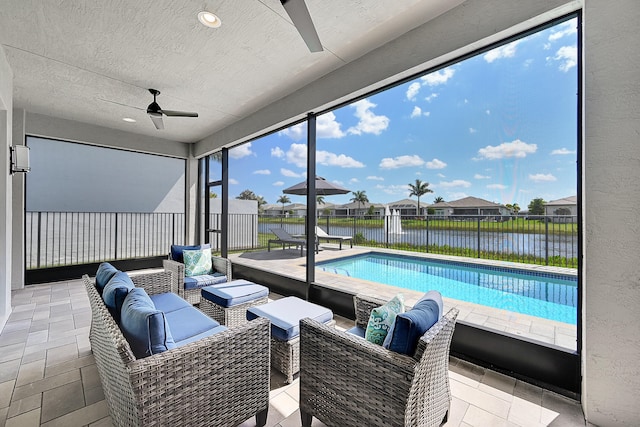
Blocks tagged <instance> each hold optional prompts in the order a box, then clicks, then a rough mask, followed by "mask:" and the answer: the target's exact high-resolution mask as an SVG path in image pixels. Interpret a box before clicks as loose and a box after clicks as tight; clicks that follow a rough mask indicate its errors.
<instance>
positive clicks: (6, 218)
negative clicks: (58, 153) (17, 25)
mask: <svg viewBox="0 0 640 427" xmlns="http://www.w3.org/2000/svg"><path fill="white" fill-rule="evenodd" d="M12 111H13V73H12V71H11V67H9V62H8V61H7V58H6V56H5V54H4V49H3V48H2V46H1V45H0V198H2V203H0V331H1V330H2V328H4V325H5V323H6V322H7V319H8V318H9V315H10V314H11V249H12V230H11V226H12V223H11V221H12V184H11V175H9V170H10V169H9V146H10V145H11V141H12V121H13V116H12Z"/></svg>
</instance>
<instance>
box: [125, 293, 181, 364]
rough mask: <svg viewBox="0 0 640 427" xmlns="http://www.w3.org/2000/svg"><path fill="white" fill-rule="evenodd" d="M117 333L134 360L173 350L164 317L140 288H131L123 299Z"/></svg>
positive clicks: (173, 346) (172, 343)
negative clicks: (127, 343) (120, 335)
mask: <svg viewBox="0 0 640 427" xmlns="http://www.w3.org/2000/svg"><path fill="white" fill-rule="evenodd" d="M120 329H122V333H123V334H124V336H125V338H127V341H128V342H129V345H130V346H131V351H133V354H134V355H135V356H136V357H137V358H138V359H140V358H143V357H147V356H150V355H152V354H157V353H162V352H163V351H167V350H170V349H172V348H176V343H175V342H174V340H173V336H172V335H171V331H170V330H169V325H168V324H167V320H166V318H165V315H164V313H163V312H162V311H160V310H157V309H156V307H155V305H154V304H153V301H151V298H149V295H147V292H145V290H144V289H142V288H133V289H132V290H131V291H129V295H127V297H126V298H125V300H124V303H123V304H122V313H121V319H120Z"/></svg>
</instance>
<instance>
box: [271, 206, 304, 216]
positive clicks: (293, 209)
mask: <svg viewBox="0 0 640 427" xmlns="http://www.w3.org/2000/svg"><path fill="white" fill-rule="evenodd" d="M283 210H284V215H285V216H294V217H303V216H306V215H307V205H304V204H302V203H292V204H289V205H284V209H283V208H282V204H279V205H278V204H273V205H264V214H265V215H267V216H282V212H283Z"/></svg>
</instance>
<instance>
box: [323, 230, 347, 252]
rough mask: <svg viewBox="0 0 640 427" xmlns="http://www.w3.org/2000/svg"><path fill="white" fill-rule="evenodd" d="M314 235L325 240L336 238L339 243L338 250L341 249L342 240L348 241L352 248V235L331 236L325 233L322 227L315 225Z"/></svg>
mask: <svg viewBox="0 0 640 427" xmlns="http://www.w3.org/2000/svg"><path fill="white" fill-rule="evenodd" d="M316 237H317V239H318V240H320V239H323V240H327V241H331V240H337V241H338V242H339V243H340V250H342V242H347V241H348V242H349V245H350V246H351V247H352V248H353V237H352V236H332V235H330V234H327V232H326V231H324V230H323V229H322V228H320V227H317V226H316Z"/></svg>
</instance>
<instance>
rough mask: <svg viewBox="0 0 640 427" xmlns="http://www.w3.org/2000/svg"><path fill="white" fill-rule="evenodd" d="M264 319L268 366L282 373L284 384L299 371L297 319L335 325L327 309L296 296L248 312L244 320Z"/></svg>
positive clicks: (256, 307) (298, 322) (252, 308)
mask: <svg viewBox="0 0 640 427" xmlns="http://www.w3.org/2000/svg"><path fill="white" fill-rule="evenodd" d="M257 317H266V318H268V319H269V320H271V366H272V367H273V368H275V369H277V370H278V371H280V372H282V373H283V374H284V375H285V376H286V377H287V379H286V381H287V383H291V382H292V381H293V376H294V374H296V373H298V372H300V319H304V318H305V317H310V318H312V319H314V320H317V321H318V322H321V323H326V324H328V325H335V320H333V313H332V312H331V310H329V309H328V308H325V307H322V306H320V305H317V304H312V303H310V302H307V301H304V300H302V299H300V298H296V297H287V298H282V299H279V300H276V301H273V302H270V303H268V304H264V305H260V306H254V307H251V308H249V309H247V319H248V320H253V319H255V318H257Z"/></svg>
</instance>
